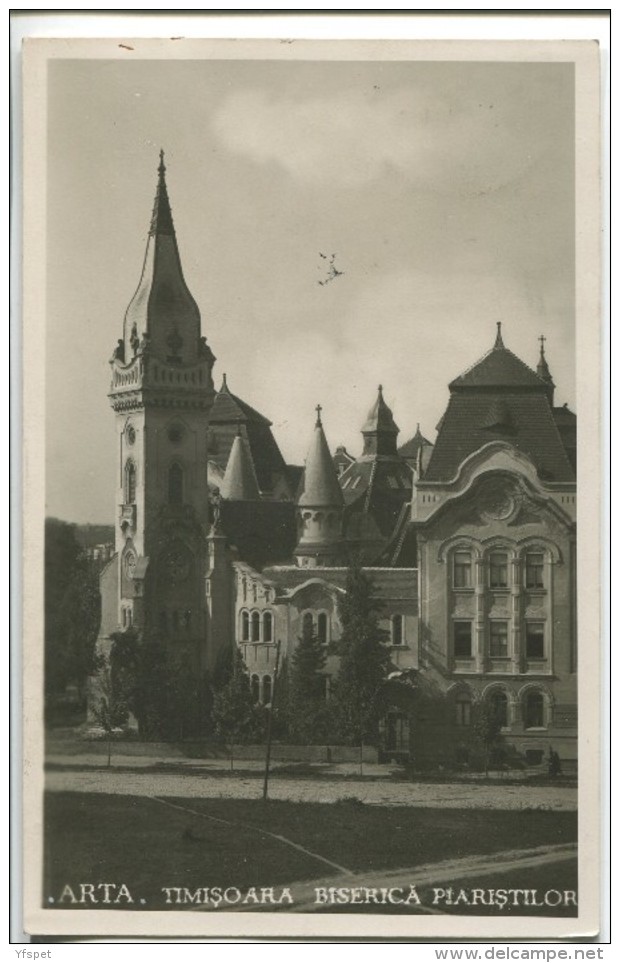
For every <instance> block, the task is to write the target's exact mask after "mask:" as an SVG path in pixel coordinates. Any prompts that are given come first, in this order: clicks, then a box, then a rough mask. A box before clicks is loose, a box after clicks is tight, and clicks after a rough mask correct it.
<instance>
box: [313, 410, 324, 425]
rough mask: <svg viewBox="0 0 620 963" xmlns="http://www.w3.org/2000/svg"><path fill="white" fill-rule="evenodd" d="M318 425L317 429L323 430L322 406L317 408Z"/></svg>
mask: <svg viewBox="0 0 620 963" xmlns="http://www.w3.org/2000/svg"><path fill="white" fill-rule="evenodd" d="M315 410H316V425H315V428H322V426H323V422H322V421H321V412H322V411H323V406H322V405H317V406H316V409H315Z"/></svg>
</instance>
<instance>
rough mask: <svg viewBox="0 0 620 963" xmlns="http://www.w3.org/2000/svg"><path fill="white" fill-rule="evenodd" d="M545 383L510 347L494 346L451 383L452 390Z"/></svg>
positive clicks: (538, 385)
mask: <svg viewBox="0 0 620 963" xmlns="http://www.w3.org/2000/svg"><path fill="white" fill-rule="evenodd" d="M542 384H544V382H543V380H542V378H539V377H538V375H537V374H536V372H534V371H532V369H531V368H529V367H528V366H527V365H526V364H525V362H524V361H521V359H520V358H517V356H516V354H513V353H512V351H509V350H508V348H504V347H501V348H497V347H495V348H492V349H491V350H490V351H489V352H487V354H485V355H484V357H483V358H481V359H480V361H477V362H476V364H474V365H472V367H471V368H468V369H467V371H464V372H463V374H462V375H459V377H458V378H455V379H454V381H452V382H451V383H450V390H451V391H457V390H459V389H462V388H503V387H506V386H508V385H510V387H513V388H532V387H538V388H539V387H540V386H541V385H542Z"/></svg>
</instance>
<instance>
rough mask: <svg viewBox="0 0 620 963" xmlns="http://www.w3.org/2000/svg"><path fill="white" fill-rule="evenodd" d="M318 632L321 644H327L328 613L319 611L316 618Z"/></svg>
mask: <svg viewBox="0 0 620 963" xmlns="http://www.w3.org/2000/svg"><path fill="white" fill-rule="evenodd" d="M316 634H317V638H318V640H319V642H320V643H321V645H327V613H326V612H319V614H318V616H317V620H316Z"/></svg>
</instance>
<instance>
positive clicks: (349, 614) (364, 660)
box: [334, 565, 390, 745]
mask: <svg viewBox="0 0 620 963" xmlns="http://www.w3.org/2000/svg"><path fill="white" fill-rule="evenodd" d="M379 611H380V606H379V604H378V603H377V601H376V599H375V598H374V589H373V585H372V582H371V580H370V579H369V578H368V576H367V575H365V573H364V572H363V571H362V569H361V568H360V567H359V565H353V566H352V567H351V568H350V569H349V572H348V574H347V582H346V589H345V593H344V595H343V596H342V598H341V599H340V600H339V613H340V621H341V624H342V634H341V637H340V641H339V643H338V644H337V646H336V651H337V653H338V654H339V655H340V669H339V671H338V677H337V679H336V685H335V692H334V703H335V705H336V707H337V718H338V729H339V732H340V736H341V738H342V739H343V740H344V742H346V743H348V744H349V745H355V744H357V743H360V744H361V743H362V742H371V743H376V742H377V739H378V720H379V714H380V709H379V706H378V702H377V699H376V696H377V692H378V690H379V688H380V686H381V684H382V683H383V681H384V680H385V677H386V675H387V669H388V665H389V662H390V656H389V652H388V650H387V648H386V646H385V645H384V642H385V641H386V638H387V633H386V632H384V631H383V630H382V629H380V627H379Z"/></svg>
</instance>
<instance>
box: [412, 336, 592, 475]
mask: <svg viewBox="0 0 620 963" xmlns="http://www.w3.org/2000/svg"><path fill="white" fill-rule="evenodd" d="M498 440H501V441H505V442H507V443H509V444H510V445H512V446H514V448H516V449H517V450H519V451H522V452H523V453H524V454H525V455H527V456H528V457H529V458H530V459H531V461H532V462H533V463H534V465H535V467H536V470H537V472H538V475H539V477H540V479H541V480H544V481H553V482H572V481H574V479H575V472H574V468H573V466H572V465H571V462H570V460H569V458H568V457H567V453H566V450H565V447H564V444H563V443H562V438H561V437H560V432H559V431H558V427H557V425H556V422H555V419H554V415H553V410H552V408H551V402H550V394H549V384H548V383H547V382H546V381H545V380H543V379H542V378H541V377H539V376H538V375H537V374H536V373H535V372H534V371H532V369H531V368H529V367H528V366H527V365H526V364H525V362H523V361H521V359H520V358H517V356H516V355H515V354H513V353H512V351H509V350H508V349H507V348H506V347H505V346H504V342H503V340H502V333H501V324H498V326H497V337H496V340H495V344H494V346H493V348H492V349H491V350H490V351H489V352H487V354H485V355H484V357H483V358H481V359H480V361H478V362H476V364H474V365H473V366H472V367H471V368H468V370H467V371H465V372H464V373H463V374H462V375H460V376H459V377H458V378H455V380H454V381H452V382H451V384H450V401H449V403H448V408H447V410H446V412H445V413H444V415H443V418H442V419H441V421H440V423H439V425H438V435H437V441H436V443H435V447H434V449H433V453H432V455H431V458H430V461H429V464H428V467H427V469H426V472H425V475H424V480H425V481H449V480H450V479H452V478H454V476H455V475H456V474H457V472H458V469H459V466H460V465H461V463H462V462H463V460H464V459H465V458H467V457H468V456H469V455H471V454H472V453H473V452H474V451H477V450H478V449H479V448H482V447H483V446H484V445H486V444H488V443H489V442H491V441H498Z"/></svg>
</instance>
